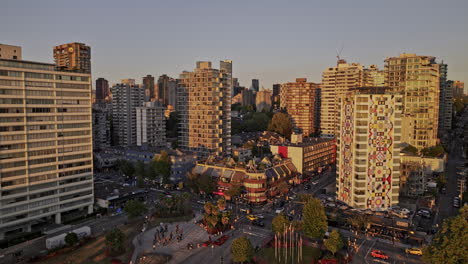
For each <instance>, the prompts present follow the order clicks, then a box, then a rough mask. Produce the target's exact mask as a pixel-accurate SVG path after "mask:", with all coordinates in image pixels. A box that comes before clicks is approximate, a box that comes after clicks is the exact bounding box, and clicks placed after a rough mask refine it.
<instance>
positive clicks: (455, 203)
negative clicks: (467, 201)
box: [453, 197, 460, 208]
mask: <svg viewBox="0 0 468 264" xmlns="http://www.w3.org/2000/svg"><path fill="white" fill-rule="evenodd" d="M453 207H456V208H459V207H460V198H458V197H454V198H453Z"/></svg>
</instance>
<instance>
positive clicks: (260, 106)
mask: <svg viewBox="0 0 468 264" xmlns="http://www.w3.org/2000/svg"><path fill="white" fill-rule="evenodd" d="M255 105H256V108H257V112H262V111H270V109H271V90H266V89H263V88H262V89H261V90H260V91H259V92H258V93H257V96H256V98H255Z"/></svg>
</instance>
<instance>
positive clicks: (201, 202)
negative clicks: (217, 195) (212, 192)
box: [197, 200, 206, 205]
mask: <svg viewBox="0 0 468 264" xmlns="http://www.w3.org/2000/svg"><path fill="white" fill-rule="evenodd" d="M205 203H206V202H205V201H203V200H198V201H197V204H203V205H204V204H205Z"/></svg>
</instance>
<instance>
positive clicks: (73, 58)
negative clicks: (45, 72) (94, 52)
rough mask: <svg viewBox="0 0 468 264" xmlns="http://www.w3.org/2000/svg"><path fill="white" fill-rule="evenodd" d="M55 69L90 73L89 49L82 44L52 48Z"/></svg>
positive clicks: (74, 43) (75, 43)
mask: <svg viewBox="0 0 468 264" xmlns="http://www.w3.org/2000/svg"><path fill="white" fill-rule="evenodd" d="M54 59H55V64H56V67H57V69H59V70H67V71H76V72H84V73H91V48H90V47H89V46H86V45H85V44H83V43H77V42H73V43H68V44H63V45H59V46H55V47H54Z"/></svg>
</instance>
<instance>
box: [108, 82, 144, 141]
mask: <svg viewBox="0 0 468 264" xmlns="http://www.w3.org/2000/svg"><path fill="white" fill-rule="evenodd" d="M111 91H112V124H113V131H112V132H113V143H114V145H117V146H135V145H136V143H137V131H136V125H137V123H136V108H137V107H139V106H141V105H142V104H143V102H144V101H145V89H144V87H143V86H140V85H128V84H116V85H114V86H113V87H112V88H111Z"/></svg>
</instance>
